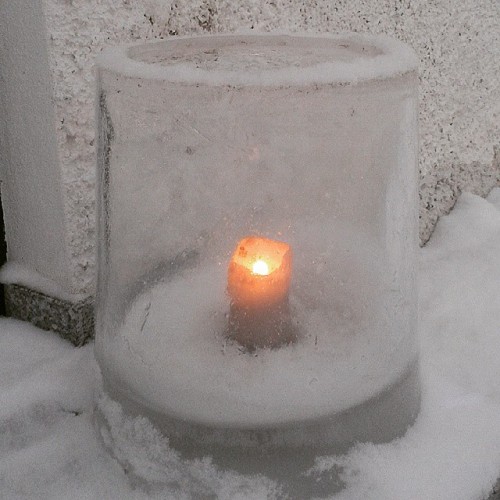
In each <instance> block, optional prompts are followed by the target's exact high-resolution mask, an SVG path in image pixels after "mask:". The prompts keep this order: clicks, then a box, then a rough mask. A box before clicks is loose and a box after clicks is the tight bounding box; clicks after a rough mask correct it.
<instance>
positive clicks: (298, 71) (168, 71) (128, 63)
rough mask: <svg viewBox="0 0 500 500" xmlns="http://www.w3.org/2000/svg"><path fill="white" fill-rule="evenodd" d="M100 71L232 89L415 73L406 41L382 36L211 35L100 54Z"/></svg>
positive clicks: (347, 81) (352, 81) (349, 81)
mask: <svg viewBox="0 0 500 500" xmlns="http://www.w3.org/2000/svg"><path fill="white" fill-rule="evenodd" d="M97 64H98V66H99V67H100V69H101V70H106V71H111V72H114V73H118V74H121V75H124V76H127V77H131V78H140V79H145V80H165V81H168V82H172V83H183V84H190V85H195V84H206V85H234V86H257V85H260V86H305V85H312V84H355V83H358V82H363V81H367V80H381V79H387V78H393V77H397V76H399V75H403V74H406V73H408V72H412V71H416V69H417V66H418V59H417V57H416V54H415V53H414V52H413V50H412V49H411V48H410V47H409V46H408V45H406V44H404V43H402V42H399V41H397V40H394V39H392V38H390V37H387V36H385V35H365V34H357V33H356V34H354V33H353V34H351V33H349V34H342V35H314V36H306V35H299V36H298V35H276V34H273V35H270V34H268V35H263V34H259V35H217V36H199V37H182V38H175V39H173V40H167V41H163V42H159V43H153V44H141V45H133V46H122V47H114V48H110V49H106V50H105V51H103V53H102V54H101V55H100V56H99V58H98V59H97Z"/></svg>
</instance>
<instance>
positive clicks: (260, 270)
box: [252, 259, 269, 276]
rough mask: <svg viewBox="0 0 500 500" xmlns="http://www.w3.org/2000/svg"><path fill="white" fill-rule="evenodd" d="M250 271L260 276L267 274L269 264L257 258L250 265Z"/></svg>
mask: <svg viewBox="0 0 500 500" xmlns="http://www.w3.org/2000/svg"><path fill="white" fill-rule="evenodd" d="M252 273H253V274H258V275H260V276H267V275H268V274H269V266H268V264H267V262H266V261H264V260H262V259H259V260H256V261H255V262H254V263H253V265H252Z"/></svg>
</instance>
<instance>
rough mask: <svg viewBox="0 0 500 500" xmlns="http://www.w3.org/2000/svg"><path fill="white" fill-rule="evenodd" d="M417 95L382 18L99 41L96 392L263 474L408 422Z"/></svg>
mask: <svg viewBox="0 0 500 500" xmlns="http://www.w3.org/2000/svg"><path fill="white" fill-rule="evenodd" d="M416 96H417V75H416V60H415V56H414V54H413V52H412V51H411V49H409V48H408V47H407V46H405V45H404V44H402V43H400V42H397V41H394V40H390V39H388V38H385V37H375V36H365V35H363V36H362V35H346V36H328V37H322V36H315V37H309V36H295V35H294V36H285V35H248V36H236V35H225V36H207V37H198V38H173V39H170V40H168V41H162V42H159V43H151V44H144V45H138V46H132V47H126V48H113V49H108V50H107V51H105V52H104V53H103V55H102V56H101V57H100V59H99V61H98V123H99V145H98V172H99V182H98V183H99V257H98V258H99V262H98V267H99V272H98V296H97V335H96V354H97V358H98V361H99V365H100V367H101V369H102V374H103V379H104V386H105V390H106V392H107V393H108V394H109V396H110V397H111V398H112V399H114V400H117V401H119V402H120V403H121V404H122V405H123V406H124V408H125V409H126V411H128V412H129V413H130V414H141V415H145V416H147V417H149V418H150V419H151V420H152V421H153V422H154V423H155V424H156V425H157V426H158V427H159V428H160V429H161V430H162V431H163V432H164V433H165V434H166V435H168V436H169V438H170V442H171V444H172V445H173V446H174V447H175V448H177V449H178V450H179V451H180V452H182V453H183V454H185V455H186V456H202V455H205V454H210V455H212V456H213V457H214V459H215V461H216V462H218V463H220V464H222V465H228V466H230V467H231V466H238V467H240V468H245V467H247V468H248V470H260V471H261V472H264V473H266V467H268V464H269V463H270V462H269V461H271V462H272V461H273V460H274V461H275V463H276V462H280V463H282V464H283V463H291V462H294V461H295V460H296V458H297V457H299V456H300V457H301V458H300V460H302V459H304V460H305V458H304V457H309V458H311V457H314V456H315V455H321V454H328V453H337V452H341V451H344V450H345V449H347V448H348V447H349V446H350V445H352V444H353V443H354V442H357V441H384V440H389V439H392V438H393V437H395V436H398V435H401V434H402V433H403V432H404V431H405V429H406V428H407V427H408V425H409V424H410V423H411V422H412V421H413V420H414V418H415V416H416V413H417V412H418V407H419V384H418V368H417V366H418V363H417V356H418V348H417V342H416V321H417V309H416V308H417V303H416V286H415V270H416V265H415V263H416V262H415V261H416V249H417V242H416V235H417V213H416V209H417V203H416V171H417V167H416V166H417V112H416V108H417V98H416ZM245 259H247V260H246V261H245ZM273 259H274V260H273ZM254 264H255V265H254ZM235 457H236V458H235ZM294 457H295V458H294ZM266 464H267V465H266ZM269 468H270V469H272V470H275V468H274V467H269ZM272 470H271V475H272ZM267 472H269V471H267Z"/></svg>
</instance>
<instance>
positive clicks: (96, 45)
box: [43, 0, 500, 292]
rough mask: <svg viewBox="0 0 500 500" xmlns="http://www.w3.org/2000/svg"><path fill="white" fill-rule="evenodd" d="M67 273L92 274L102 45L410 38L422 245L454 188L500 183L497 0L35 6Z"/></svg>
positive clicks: (223, 0)
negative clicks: (221, 35)
mask: <svg viewBox="0 0 500 500" xmlns="http://www.w3.org/2000/svg"><path fill="white" fill-rule="evenodd" d="M43 5H44V9H45V13H46V16H47V26H48V32H49V56H50V66H51V71H52V78H53V82H54V100H55V106H56V116H57V119H56V126H57V138H58V145H59V155H60V161H61V164H62V173H63V178H64V190H65V199H66V212H67V218H68V234H69V239H70V248H71V257H72V273H73V276H74V280H75V284H76V286H77V287H78V288H79V290H80V291H83V292H85V291H88V292H91V291H92V289H93V277H94V238H95V231H94V226H95V222H94V210H95V205H94V184H95V176H94V164H95V160H94V154H95V153H94V82H93V70H92V68H93V64H94V59H95V56H96V55H97V54H98V53H99V52H100V51H101V50H102V49H103V48H104V47H106V46H110V45H117V44H121V43H125V42H131V41H138V40H143V41H146V40H152V39H161V38H167V37H169V36H175V35H187V34H194V33H209V32H210V33H211V32H230V31H235V30H238V29H246V30H248V29H254V30H256V31H273V30H280V31H283V30H288V31H309V32H332V33H334V32H341V31H357V32H371V33H386V34H388V35H390V36H394V37H396V38H399V39H400V40H402V41H405V42H407V43H409V44H410V45H411V46H412V47H413V48H414V49H415V50H416V52H417V53H418V55H419V57H420V61H421V65H420V75H421V103H420V132H421V156H420V169H421V186H420V187H421V189H420V197H421V207H420V208H421V232H420V236H421V241H422V242H425V241H426V240H427V239H428V237H429V235H430V233H431V232H432V228H433V227H434V223H435V221H436V219H437V217H438V215H440V214H441V213H444V212H446V211H447V210H449V209H450V208H451V207H452V206H453V204H454V201H455V199H456V195H457V193H458V192H459V191H460V190H461V189H470V190H473V191H474V192H476V193H478V194H483V195H484V194H486V193H487V192H488V191H489V190H490V189H491V187H492V186H493V185H495V184H498V183H499V182H500V173H499V172H500V148H499V149H497V150H496V154H495V152H494V149H495V148H496V147H498V146H500V138H499V137H500V119H499V116H500V82H499V81H498V74H500V3H499V2H498V1H497V0H461V1H458V0H433V1H429V0H414V1H412V2H410V1H402V0H376V1H373V0H349V1H346V0H274V1H271V0H240V1H234V0H135V1H131V0H71V1H69V0H43Z"/></svg>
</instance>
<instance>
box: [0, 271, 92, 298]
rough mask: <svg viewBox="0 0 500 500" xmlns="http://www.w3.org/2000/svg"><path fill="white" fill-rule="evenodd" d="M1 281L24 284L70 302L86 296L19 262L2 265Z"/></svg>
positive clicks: (7, 283) (6, 283)
mask: <svg viewBox="0 0 500 500" xmlns="http://www.w3.org/2000/svg"><path fill="white" fill-rule="evenodd" d="M0 283H3V284H5V285H9V284H15V285H22V286H25V287H27V288H30V289H31V290H37V291H39V292H40V293H44V294H46V295H50V296H51V297H56V298H58V299H61V300H67V301H70V302H76V301H78V300H82V299H84V298H85V297H86V295H85V294H83V293H68V292H67V291H66V290H65V289H64V288H63V287H62V286H61V285H60V284H59V283H57V282H55V281H53V280H51V279H49V278H46V277H45V276H42V275H41V274H39V273H37V272H36V271H33V270H31V269H28V268H27V267H25V266H23V265H22V264H19V263H18V262H6V263H5V264H4V265H3V266H2V267H1V269H0Z"/></svg>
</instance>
